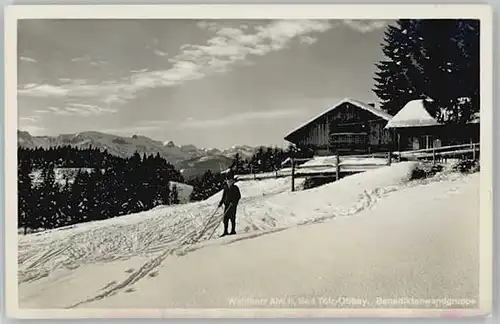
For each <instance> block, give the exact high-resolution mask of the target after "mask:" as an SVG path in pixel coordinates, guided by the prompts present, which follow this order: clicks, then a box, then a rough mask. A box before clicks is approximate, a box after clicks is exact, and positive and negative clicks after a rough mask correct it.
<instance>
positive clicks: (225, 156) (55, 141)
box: [17, 131, 259, 179]
mask: <svg viewBox="0 0 500 324" xmlns="http://www.w3.org/2000/svg"><path fill="white" fill-rule="evenodd" d="M17 142H18V146H21V147H25V148H36V147H42V148H50V147H56V146H65V145H70V146H73V147H79V148H88V147H90V146H92V147H94V148H99V149H101V150H107V151H108V153H110V154H113V155H116V156H120V157H124V158H126V157H130V156H132V154H134V152H136V151H137V152H139V153H140V154H144V153H146V154H156V153H160V155H161V156H162V157H163V158H165V159H166V160H167V161H169V162H170V163H172V164H173V165H174V166H175V167H176V168H177V169H178V170H180V171H181V172H182V174H183V176H184V177H185V179H190V178H192V177H195V176H198V175H201V174H203V173H204V172H205V171H206V170H211V171H213V172H219V171H222V170H225V169H227V168H228V167H229V166H230V165H231V163H232V161H233V158H234V156H235V155H236V154H237V153H239V154H240V156H241V157H242V158H244V159H245V158H249V157H251V156H252V155H253V154H254V152H255V151H256V150H258V148H259V147H251V146H247V145H242V146H234V147H232V148H230V149H226V150H219V149H206V148H197V147H196V146H194V145H181V146H177V145H175V144H174V143H173V142H172V141H167V142H162V141H157V140H153V139H151V138H149V137H146V136H141V135H134V136H131V137H124V136H117V135H112V134H106V133H100V132H93V131H89V132H82V133H75V134H62V135H58V136H32V135H31V134H30V133H28V132H26V131H18V132H17Z"/></svg>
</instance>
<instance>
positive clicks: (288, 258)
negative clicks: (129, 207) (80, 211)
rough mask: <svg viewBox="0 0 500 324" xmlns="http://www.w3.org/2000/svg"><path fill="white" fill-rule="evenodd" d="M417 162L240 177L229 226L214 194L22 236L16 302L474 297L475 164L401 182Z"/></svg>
mask: <svg viewBox="0 0 500 324" xmlns="http://www.w3.org/2000/svg"><path fill="white" fill-rule="evenodd" d="M416 165H417V164H416V163H413V162H403V163H397V164H394V165H392V166H390V167H381V168H379V169H376V170H372V171H367V172H365V173H360V174H356V175H353V176H350V177H346V178H344V179H342V180H340V181H338V182H335V183H331V184H327V185H324V186H321V187H317V188H314V189H310V190H305V191H296V192H290V183H289V181H290V180H289V179H286V178H282V179H269V180H262V181H245V182H240V183H239V186H240V188H241V191H242V195H243V198H242V201H241V204H240V206H239V210H238V219H237V222H238V228H237V231H238V232H239V234H237V235H236V236H229V237H225V238H221V239H215V235H218V234H219V233H220V231H221V228H220V227H219V226H218V225H219V224H220V218H218V217H214V218H211V214H212V213H213V211H214V210H215V208H216V205H217V203H218V201H219V199H220V193H218V194H217V195H215V196H213V197H211V198H209V199H208V200H207V201H204V202H197V203H191V204H186V205H180V206H167V207H164V208H158V209H155V210H153V211H149V212H143V213H139V214H135V215H129V216H123V217H118V218H114V219H109V220H105V221H100V222H94V223H89V224H81V225H78V226H75V227H74V228H66V229H59V230H52V231H47V232H44V233H37V234H33V235H27V236H20V237H19V280H20V285H19V293H20V299H19V301H20V307H22V308H25V307H26V308H59V307H64V308H66V307H82V308H100V307H101V308H102V307H122V308H141V307H148V308H158V307H160V308H164V307H181V308H183V307H222V308H228V307H240V308H241V307H244V308H246V307H270V306H274V307H277V306H278V307H279V306H281V307H308V306H313V307H314V306H316V307H318V306H319V307H328V306H329V307H347V306H348V305H345V304H343V305H331V304H330V305H297V304H293V305H292V304H286V303H285V304H281V305H270V304H269V303H268V302H267V304H264V305H262V304H261V303H260V304H259V303H257V304H255V303H254V304H252V303H251V301H252V300H254V301H255V298H261V299H262V300H267V301H269V298H272V297H290V298H291V300H294V301H295V302H296V303H297V302H299V303H300V302H301V301H304V300H303V299H301V297H302V298H306V299H307V300H313V299H314V297H315V296H316V297H317V296H322V297H338V296H352V297H359V298H365V299H367V300H369V301H370V302H374V301H375V299H374V298H375V296H380V297H386V298H390V297H398V296H399V297H408V296H410V297H415V298H419V297H420V298H431V297H433V298H434V297H442V296H443V295H444V296H446V297H448V298H475V297H477V289H478V287H477V275H478V272H477V270H478V269H477V267H478V263H477V262H478V260H477V257H478V252H477V251H478V239H477V238H478V224H477V221H478V210H479V207H478V202H479V174H474V175H471V176H462V175H458V174H447V175H440V176H439V177H436V178H435V179H432V180H425V181H423V183H422V181H419V182H415V181H412V182H408V180H409V177H410V173H411V171H412V170H413V168H414V167H415V166H416ZM217 215H218V216H220V213H218V214H217ZM347 216H352V217H347ZM319 223H321V224H319ZM299 225H307V226H299ZM278 232H279V233H278ZM212 233H214V237H213V238H212V239H209V238H210V236H211V234H212ZM285 293H286V294H287V295H286V296H285V295H284V294H285ZM249 301H250V302H249ZM316 302H319V301H318V299H316ZM358 306H359V305H358ZM364 306H365V307H380V305H374V304H370V305H369V306H366V305H364ZM392 306H393V307H394V305H392ZM404 306H407V307H408V305H404ZM452 306H453V307H458V306H457V305H452ZM385 307H387V305H385ZM389 307H390V306H389ZM420 307H422V305H420Z"/></svg>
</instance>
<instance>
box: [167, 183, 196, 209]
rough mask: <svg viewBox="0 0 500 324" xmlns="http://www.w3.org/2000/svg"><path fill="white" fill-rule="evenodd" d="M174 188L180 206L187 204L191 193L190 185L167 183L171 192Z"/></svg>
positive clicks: (191, 187)
mask: <svg viewBox="0 0 500 324" xmlns="http://www.w3.org/2000/svg"><path fill="white" fill-rule="evenodd" d="M174 186H175V187H176V188H177V193H178V198H179V203H181V204H185V203H188V202H189V197H190V196H191V193H192V192H193V186H190V185H188V184H185V183H180V182H175V181H170V182H169V188H170V190H172V189H173V187H174Z"/></svg>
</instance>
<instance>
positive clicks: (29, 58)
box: [19, 56, 38, 63]
mask: <svg viewBox="0 0 500 324" xmlns="http://www.w3.org/2000/svg"><path fill="white" fill-rule="evenodd" d="M19 60H21V61H22V62H29V63H38V62H37V60H35V59H34V58H31V57H27V56H21V57H20V58H19Z"/></svg>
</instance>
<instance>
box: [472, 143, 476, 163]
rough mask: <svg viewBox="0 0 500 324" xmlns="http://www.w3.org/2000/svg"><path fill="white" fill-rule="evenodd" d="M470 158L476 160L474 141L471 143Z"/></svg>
mask: <svg viewBox="0 0 500 324" xmlns="http://www.w3.org/2000/svg"><path fill="white" fill-rule="evenodd" d="M472 160H473V161H476V143H473V144H472Z"/></svg>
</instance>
